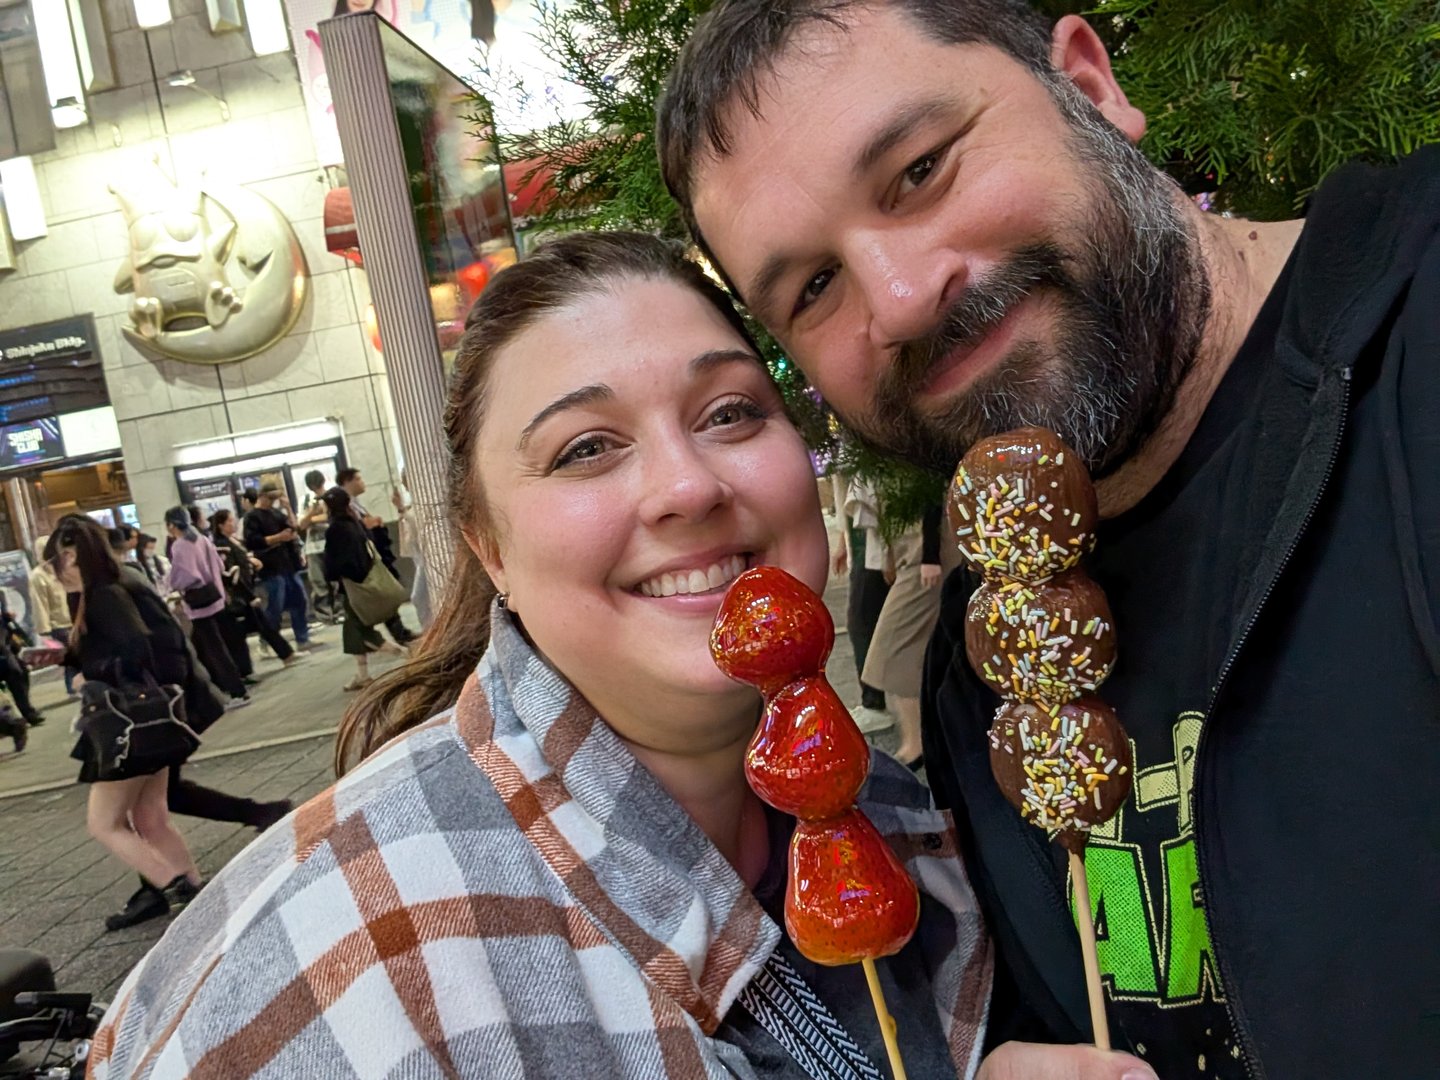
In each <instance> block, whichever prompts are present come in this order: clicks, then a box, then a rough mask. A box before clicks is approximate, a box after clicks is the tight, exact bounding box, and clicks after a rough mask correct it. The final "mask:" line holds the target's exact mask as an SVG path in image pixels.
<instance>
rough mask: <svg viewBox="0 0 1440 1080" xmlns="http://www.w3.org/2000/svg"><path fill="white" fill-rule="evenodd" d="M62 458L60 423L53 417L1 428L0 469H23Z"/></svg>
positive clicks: (63, 452)
mask: <svg viewBox="0 0 1440 1080" xmlns="http://www.w3.org/2000/svg"><path fill="white" fill-rule="evenodd" d="M64 456H65V442H64V440H63V439H61V438H60V422H59V421H58V420H56V419H55V417H53V416H47V417H46V418H44V419H43V420H33V421H31V422H29V423H25V424H6V425H5V426H4V427H0V470H3V469H24V468H27V467H29V466H31V465H38V464H40V463H41V462H45V461H55V460H56V459H58V458H63V457H64Z"/></svg>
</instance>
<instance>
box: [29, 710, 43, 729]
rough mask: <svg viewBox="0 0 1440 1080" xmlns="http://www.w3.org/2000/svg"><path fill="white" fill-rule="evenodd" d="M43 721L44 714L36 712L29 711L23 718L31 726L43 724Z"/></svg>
mask: <svg viewBox="0 0 1440 1080" xmlns="http://www.w3.org/2000/svg"><path fill="white" fill-rule="evenodd" d="M44 722H45V716H44V714H43V713H38V712H35V713H31V714H30V715H29V716H27V717H26V718H25V723H27V724H29V725H30V726H31V727H39V726H40V725H41V724H43V723H44Z"/></svg>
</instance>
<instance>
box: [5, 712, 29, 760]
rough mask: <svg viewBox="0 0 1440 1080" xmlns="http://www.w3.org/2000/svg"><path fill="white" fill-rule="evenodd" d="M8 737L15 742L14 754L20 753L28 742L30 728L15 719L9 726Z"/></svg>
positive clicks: (22, 721)
mask: <svg viewBox="0 0 1440 1080" xmlns="http://www.w3.org/2000/svg"><path fill="white" fill-rule="evenodd" d="M10 737H11V738H12V739H14V740H15V752H16V753H17V754H18V753H20V752H21V751H22V750H24V749H25V747H26V746H27V745H28V744H29V742H30V726H29V725H28V724H26V723H25V721H24V720H21V719H18V718H17V719H15V720H14V721H12V722H11V724H10Z"/></svg>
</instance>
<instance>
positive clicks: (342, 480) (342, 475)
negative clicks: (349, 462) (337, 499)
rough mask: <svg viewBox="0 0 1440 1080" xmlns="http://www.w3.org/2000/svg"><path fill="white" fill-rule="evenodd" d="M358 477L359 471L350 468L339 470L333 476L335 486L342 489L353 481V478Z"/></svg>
mask: <svg viewBox="0 0 1440 1080" xmlns="http://www.w3.org/2000/svg"><path fill="white" fill-rule="evenodd" d="M359 475H360V470H359V469H352V468H344V469H341V470H340V471H339V472H337V473H336V474H335V486H336V487H344V486H345V485H346V484H348V483H349V482H350V481H351V480H354V479H355V477H357V476H359Z"/></svg>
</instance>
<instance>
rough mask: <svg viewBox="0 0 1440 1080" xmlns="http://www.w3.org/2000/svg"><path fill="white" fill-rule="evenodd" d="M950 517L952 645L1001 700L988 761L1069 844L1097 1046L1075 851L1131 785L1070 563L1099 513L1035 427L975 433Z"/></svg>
mask: <svg viewBox="0 0 1440 1080" xmlns="http://www.w3.org/2000/svg"><path fill="white" fill-rule="evenodd" d="M949 518H950V525H951V528H952V529H953V531H954V535H955V540H956V542H957V543H958V545H959V547H960V552H961V554H962V555H964V556H965V558H966V559H967V560H969V561H970V563H971V565H973V566H974V567H975V568H976V569H977V570H979V571H980V573H981V575H982V576H983V578H984V581H983V582H982V583H981V585H980V587H979V588H978V589H976V590H975V592H974V594H973V595H972V596H971V597H970V604H969V607H968V608H967V610H966V619H965V653H966V657H967V659H968V660H969V661H970V666H971V667H972V668H973V669H974V671H975V674H977V675H978V676H980V678H981V679H983V680H984V681H985V682H986V683H987V684H988V685H989V686H990V688H991V689H993V690H994V691H995V692H996V693H998V694H999V695H1000V696H1001V697H1002V698H1004V699H1005V700H1004V704H1002V705H1001V706H1000V708H999V710H998V711H997V712H996V713H995V722H994V723H993V724H992V725H991V728H990V771H991V772H993V773H994V774H995V780H996V783H997V784H998V785H999V787H1000V790H1001V792H1002V793H1003V794H1004V795H1005V797H1006V798H1007V799H1008V800H1009V801H1010V803H1011V804H1012V805H1013V806H1014V807H1015V808H1016V809H1017V810H1019V811H1020V816H1021V817H1022V818H1024V820H1026V821H1028V822H1030V823H1031V824H1032V825H1035V826H1038V827H1039V828H1042V829H1044V830H1045V831H1046V832H1047V833H1048V834H1049V835H1050V837H1051V838H1052V839H1054V840H1056V841H1058V842H1059V843H1060V845H1061V846H1062V847H1064V848H1065V849H1066V850H1067V851H1068V852H1069V857H1070V878H1071V880H1072V881H1073V882H1074V885H1075V906H1076V908H1077V909H1078V912H1079V919H1078V920H1077V922H1078V927H1079V931H1080V948H1081V952H1082V954H1083V956H1084V960H1085V983H1086V987H1087V989H1088V990H1089V996H1090V1019H1091V1023H1092V1025H1093V1027H1094V1030H1095V1044H1096V1045H1097V1046H1099V1047H1100V1048H1101V1049H1105V1050H1108V1049H1109V1048H1110V1032H1109V1027H1108V1025H1107V1024H1106V1020H1105V1005H1104V999H1103V997H1102V993H1101V987H1100V965H1099V961H1098V957H1097V956H1096V950H1095V924H1094V920H1093V916H1092V912H1091V909H1090V887H1089V882H1088V881H1087V879H1086V877H1085V862H1084V852H1085V843H1086V840H1087V838H1088V837H1089V834H1090V830H1091V829H1092V828H1094V827H1095V826H1096V825H1100V824H1103V823H1104V822H1106V821H1108V820H1110V818H1111V817H1113V816H1114V815H1115V813H1116V811H1118V810H1119V809H1120V806H1121V804H1122V803H1124V801H1125V798H1126V796H1128V795H1129V793H1130V784H1131V759H1130V741H1129V739H1128V738H1127V737H1126V735H1125V730H1124V728H1122V727H1121V726H1120V721H1119V720H1117V719H1116V717H1115V714H1114V713H1113V712H1112V711H1111V710H1110V708H1109V706H1107V705H1106V704H1105V703H1104V702H1103V701H1101V700H1099V699H1098V698H1096V697H1093V696H1089V695H1092V694H1093V692H1094V691H1095V690H1096V688H1097V687H1099V685H1100V684H1101V683H1102V682H1104V681H1105V678H1106V677H1107V676H1108V675H1109V674H1110V670H1111V668H1112V667H1113V666H1114V664H1115V630H1114V626H1113V623H1112V618H1111V615H1110V605H1109V604H1108V603H1107V602H1106V599H1105V594H1104V593H1103V592H1102V591H1101V589H1100V587H1099V586H1098V585H1096V584H1095V582H1093V581H1091V580H1090V578H1089V577H1087V576H1086V574H1085V572H1084V570H1083V569H1080V562H1081V560H1082V559H1083V558H1084V557H1085V556H1086V555H1088V554H1089V553H1090V551H1091V550H1092V549H1093V548H1094V546H1095V528H1096V525H1097V524H1098V522H1099V519H1100V514H1099V509H1098V506H1097V503H1096V499H1095V488H1094V486H1093V485H1092V484H1091V482H1090V475H1089V473H1088V472H1087V471H1086V469H1085V466H1084V464H1083V463H1082V462H1081V460H1080V458H1079V456H1078V455H1076V454H1075V453H1074V452H1073V451H1072V450H1071V449H1070V448H1069V447H1067V446H1066V445H1065V443H1064V442H1062V441H1061V439H1060V437H1059V436H1058V435H1056V434H1054V433H1053V432H1050V431H1046V430H1045V429H1043V428H1021V429H1019V430H1018V431H1011V432H1007V433H1006V434H1003V435H995V436H993V437H991V438H988V439H982V440H981V441H980V442H978V443H976V444H975V445H974V446H973V447H971V448H970V451H969V453H967V454H966V455H965V457H964V458H963V459H962V460H961V462H960V465H959V467H957V468H956V470H955V479H954V482H953V483H952V484H951V486H950V506H949Z"/></svg>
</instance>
